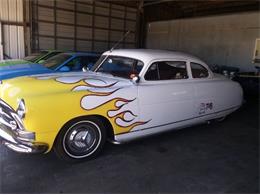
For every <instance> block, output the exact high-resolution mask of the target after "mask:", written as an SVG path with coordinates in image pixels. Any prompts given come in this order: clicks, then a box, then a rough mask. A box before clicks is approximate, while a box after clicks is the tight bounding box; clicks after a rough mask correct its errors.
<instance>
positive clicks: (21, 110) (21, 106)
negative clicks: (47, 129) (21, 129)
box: [16, 99, 26, 119]
mask: <svg viewBox="0 0 260 195" xmlns="http://www.w3.org/2000/svg"><path fill="white" fill-rule="evenodd" d="M16 113H17V114H18V116H19V117H20V118H21V119H23V118H24V117H25V113H26V109H25V103H24V100H23V99H21V100H20V101H19V104H18V108H17V110H16Z"/></svg>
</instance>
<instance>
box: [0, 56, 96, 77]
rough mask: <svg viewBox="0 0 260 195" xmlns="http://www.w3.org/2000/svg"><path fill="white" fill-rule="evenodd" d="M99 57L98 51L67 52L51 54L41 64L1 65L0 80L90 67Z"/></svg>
mask: <svg viewBox="0 0 260 195" xmlns="http://www.w3.org/2000/svg"><path fill="white" fill-rule="evenodd" d="M99 57H100V54H98V53H83V52H81V53H79V52H74V53H73V52H67V53H60V54H58V55H56V56H53V57H51V58H49V59H48V60H46V61H44V62H43V63H42V64H19V65H16V66H3V67H0V80H5V79H10V78H14V77H19V76H25V75H33V74H44V73H55V72H70V71H82V68H83V67H85V68H88V69H91V68H92V66H93V65H94V64H95V62H96V61H97V60H98V59H99Z"/></svg>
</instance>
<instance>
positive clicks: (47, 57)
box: [41, 52, 61, 60]
mask: <svg viewBox="0 0 260 195" xmlns="http://www.w3.org/2000/svg"><path fill="white" fill-rule="evenodd" d="M59 53H61V52H52V53H50V54H49V55H47V56H45V57H43V58H42V59H41V60H47V59H49V58H51V57H53V56H56V55H57V54H59Z"/></svg>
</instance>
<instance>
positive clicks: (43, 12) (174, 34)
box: [0, 0, 260, 193]
mask: <svg viewBox="0 0 260 195" xmlns="http://www.w3.org/2000/svg"><path fill="white" fill-rule="evenodd" d="M127 31H130V33H129V34H128V36H127V37H125V38H124V39H123V40H122V42H120V44H119V45H118V46H117V48H147V49H163V50H177V51H182V52H186V53H191V54H193V55H195V56H198V57H199V58H201V59H203V60H204V61H205V62H206V63H207V64H209V66H210V67H211V68H215V67H225V68H226V69H235V70H237V71H238V72H247V73H248V72H251V73H252V72H253V73H255V75H257V74H258V75H259V69H258V67H260V63H259V62H260V52H259V50H260V41H259V40H260V2H259V1H258V0H250V1H246V0H244V1H242V0H205V1H200V0H195V1H190V0H187V1H181V0H140V1H134V0H132V1H127V0H125V1H122V0H121V1H120V0H1V1H0V60H3V59H16V58H23V57H25V56H27V55H29V54H31V53H34V52H38V51H40V50H46V49H48V50H50V49H55V50H67V51H94V52H104V51H107V50H109V49H110V48H111V47H113V46H114V45H115V44H116V43H117V41H118V40H120V39H121V38H122V37H123V36H124V34H125V33H126V32H127ZM220 73H223V72H220ZM254 78H255V77H254ZM250 79H251V77H250V78H248V79H247V80H246V82H247V85H250V86H252V85H257V87H258V89H257V91H256V92H255V91H254V92H252V91H249V92H248V93H247V91H245V92H246V93H245V101H244V104H243V106H242V107H241V108H240V109H239V110H238V111H236V112H235V113H234V114H232V115H230V116H229V117H228V118H227V119H226V120H225V121H223V122H221V123H214V124H210V125H199V126H195V127H190V128H186V129H184V130H182V131H173V132H170V133H166V134H163V135H158V136H153V137H150V138H146V139H142V140H139V141H135V142H131V143H129V144H125V145H120V146H117V145H112V144H110V143H107V147H106V149H105V151H104V152H103V154H102V155H101V156H99V157H98V158H97V159H94V160H91V161H86V162H82V163H78V164H66V163H63V162H61V161H59V160H58V159H57V158H56V157H55V156H54V154H53V153H49V154H47V155H24V154H17V153H14V152H11V151H9V150H7V149H6V148H4V147H3V146H2V145H0V166H1V167H0V192H1V193H259V77H258V80H257V81H255V80H250ZM254 82H257V84H255V83H254ZM245 86H246V85H245ZM250 86H249V87H248V89H249V88H250ZM246 88H247V87H246ZM244 89H245V88H244ZM245 90H246V89H245Z"/></svg>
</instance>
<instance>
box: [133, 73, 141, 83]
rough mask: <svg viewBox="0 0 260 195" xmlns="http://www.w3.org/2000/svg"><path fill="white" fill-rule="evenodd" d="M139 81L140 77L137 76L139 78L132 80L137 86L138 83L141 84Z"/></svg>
mask: <svg viewBox="0 0 260 195" xmlns="http://www.w3.org/2000/svg"><path fill="white" fill-rule="evenodd" d="M139 81H140V77H139V76H138V75H137V76H134V77H133V78H132V82H133V83H134V84H135V85H136V84H137V83H139Z"/></svg>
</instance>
